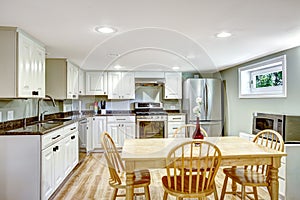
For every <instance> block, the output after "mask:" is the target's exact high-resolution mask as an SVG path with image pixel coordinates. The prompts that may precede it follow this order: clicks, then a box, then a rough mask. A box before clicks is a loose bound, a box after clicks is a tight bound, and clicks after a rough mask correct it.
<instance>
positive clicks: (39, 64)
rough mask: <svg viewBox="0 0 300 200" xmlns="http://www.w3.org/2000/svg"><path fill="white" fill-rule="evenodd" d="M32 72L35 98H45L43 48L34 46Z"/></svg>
mask: <svg viewBox="0 0 300 200" xmlns="http://www.w3.org/2000/svg"><path fill="white" fill-rule="evenodd" d="M33 55H34V58H33V62H34V70H33V90H34V91H35V92H36V91H37V92H38V93H37V94H36V95H33V96H35V97H45V93H46V86H45V82H46V81H45V77H46V74H45V73H46V68H45V48H44V47H41V46H38V45H35V51H34V54H33Z"/></svg>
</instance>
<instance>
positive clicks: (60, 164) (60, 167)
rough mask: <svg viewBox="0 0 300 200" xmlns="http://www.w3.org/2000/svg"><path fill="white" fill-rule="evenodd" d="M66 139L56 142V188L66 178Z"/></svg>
mask: <svg viewBox="0 0 300 200" xmlns="http://www.w3.org/2000/svg"><path fill="white" fill-rule="evenodd" d="M63 142H64V140H60V141H59V142H57V143H56V144H54V145H53V146H54V149H53V151H54V157H53V158H54V167H53V168H54V185H55V189H56V188H57V187H58V186H59V185H60V184H61V182H62V181H63V180H64V178H65V173H64V164H65V161H64V159H65V149H64V145H63Z"/></svg>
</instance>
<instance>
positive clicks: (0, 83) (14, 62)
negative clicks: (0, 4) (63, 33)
mask: <svg viewBox="0 0 300 200" xmlns="http://www.w3.org/2000/svg"><path fill="white" fill-rule="evenodd" d="M0 43H1V46H0V52H1V53H0V66H1V74H0V91H1V94H0V97H2V98H40V97H45V47H44V45H43V44H41V43H40V42H39V41H37V40H36V39H34V38H32V37H31V36H29V35H28V34H26V33H25V32H23V31H21V30H20V29H18V28H12V27H0Z"/></svg>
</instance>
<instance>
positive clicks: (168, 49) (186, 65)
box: [0, 0, 300, 72]
mask: <svg viewBox="0 0 300 200" xmlns="http://www.w3.org/2000/svg"><path fill="white" fill-rule="evenodd" d="M299 8H300V1H299V0H251V1H247V0H226V1H220V0H185V1H184V0H151V1H149V0H126V1H125V0H124V1H122V0H107V1H104V0H26V1H24V0H0V26H16V27H19V28H21V29H23V30H24V31H26V32H28V33H29V34H31V35H33V36H34V37H35V38H37V39H39V40H40V41H42V42H43V43H44V44H45V45H46V49H47V54H48V55H47V57H51V58H58V57H59V58H61V57H63V58H68V59H69V60H70V61H72V62H73V63H75V64H77V65H79V66H80V67H81V68H83V69H88V70H98V69H99V70H114V68H113V66H115V65H117V64H118V65H121V66H123V67H124V68H122V69H121V70H136V71H144V70H146V71H160V70H172V67H174V66H177V67H180V71H200V72H211V71H217V70H220V69H225V68H228V67H231V66H234V65H236V64H239V63H243V62H245V61H249V60H251V59H254V58H258V57H261V56H264V55H267V54H270V53H274V52H278V51H281V50H284V49H288V48H291V47H295V46H299V45H300V12H299ZM101 25H111V26H113V27H115V28H116V29H118V32H117V33H114V34H112V35H103V34H100V33H96V32H95V31H94V28H95V27H96V26H101ZM220 31H229V32H231V33H232V34H233V35H232V37H230V38H223V39H221V38H216V37H215V35H216V33H218V32H220Z"/></svg>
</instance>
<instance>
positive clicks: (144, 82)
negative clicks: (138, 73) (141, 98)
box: [135, 78, 165, 86]
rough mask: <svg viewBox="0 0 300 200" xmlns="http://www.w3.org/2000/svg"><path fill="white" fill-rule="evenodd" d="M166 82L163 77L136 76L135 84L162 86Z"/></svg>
mask: <svg viewBox="0 0 300 200" xmlns="http://www.w3.org/2000/svg"><path fill="white" fill-rule="evenodd" d="M164 84H165V79H162V78H135V85H138V86H161V85H164Z"/></svg>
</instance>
